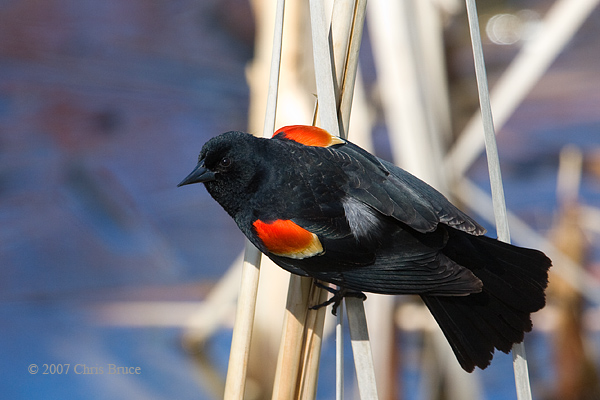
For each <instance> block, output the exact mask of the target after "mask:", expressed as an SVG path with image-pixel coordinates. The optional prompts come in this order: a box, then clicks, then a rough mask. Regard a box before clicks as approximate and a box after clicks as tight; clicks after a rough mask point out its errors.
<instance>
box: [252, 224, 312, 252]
mask: <svg viewBox="0 0 600 400" xmlns="http://www.w3.org/2000/svg"><path fill="white" fill-rule="evenodd" d="M252 225H253V226H254V229H255V230H256V233H257V234H258V237H259V238H260V240H261V241H262V242H263V244H264V245H265V247H266V248H267V249H268V250H269V251H270V252H271V253H273V254H275V255H278V256H283V257H289V258H297V259H301V258H307V257H312V256H315V255H317V254H321V253H322V252H323V246H322V245H321V242H320V241H319V238H318V237H317V235H315V234H314V233H312V232H309V231H307V230H306V229H304V228H302V227H300V226H298V225H297V224H295V223H294V222H293V221H290V220H283V219H278V220H275V221H273V222H270V223H267V222H263V221H261V220H256V221H254V223H253V224H252Z"/></svg>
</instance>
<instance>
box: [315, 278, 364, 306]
mask: <svg viewBox="0 0 600 400" xmlns="http://www.w3.org/2000/svg"><path fill="white" fill-rule="evenodd" d="M315 286H317V287H319V288H321V289H325V290H327V291H328V292H329V293H332V294H333V296H331V297H330V298H329V299H328V300H326V301H324V302H323V303H321V304H317V305H316V306H312V307H311V308H310V309H311V310H318V309H319V308H321V307H325V306H328V305H329V304H333V307H332V308H331V313H332V314H333V315H337V309H338V307H339V306H340V304H341V303H342V300H343V299H344V297H356V298H358V299H361V300H366V299H367V296H366V295H365V294H364V293H363V292H358V291H355V290H349V289H346V288H343V287H340V288H339V289H334V288H332V287H330V286H327V285H324V284H322V283H321V282H319V281H317V280H316V279H315Z"/></svg>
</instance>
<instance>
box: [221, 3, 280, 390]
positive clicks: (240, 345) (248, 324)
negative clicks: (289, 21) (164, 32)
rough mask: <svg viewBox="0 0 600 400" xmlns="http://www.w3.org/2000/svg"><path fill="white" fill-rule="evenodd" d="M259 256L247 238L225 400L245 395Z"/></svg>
mask: <svg viewBox="0 0 600 400" xmlns="http://www.w3.org/2000/svg"><path fill="white" fill-rule="evenodd" d="M284 7H285V1H284V0H278V2H277V9H276V14H275V15H276V16H275V27H274V33H273V49H272V55H271V71H270V78H269V94H268V97H267V107H266V115H265V122H264V129H263V136H270V134H272V132H273V131H274V130H275V115H276V112H277V92H278V86H279V67H280V63H281V43H282V36H283V13H284ZM268 132H270V134H268ZM260 257H261V253H260V251H259V250H258V249H257V248H256V247H254V245H252V244H251V243H250V242H249V241H248V240H246V250H245V253H244V264H243V266H242V282H241V285H240V293H239V297H238V309H237V312H236V318H235V325H234V328H233V337H232V339H231V350H230V354H229V365H228V368H227V380H226V382H225V395H224V398H225V399H226V400H234V399H236V400H237V399H240V400H241V399H242V398H243V396H244V390H245V387H246V371H247V367H248V358H249V355H250V341H251V339H252V326H253V323H254V311H255V308H256V296H257V294H258V280H259V276H260Z"/></svg>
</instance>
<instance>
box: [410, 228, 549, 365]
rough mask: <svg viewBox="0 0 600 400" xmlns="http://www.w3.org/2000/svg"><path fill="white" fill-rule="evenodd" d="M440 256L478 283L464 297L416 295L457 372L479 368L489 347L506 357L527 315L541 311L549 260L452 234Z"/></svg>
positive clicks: (490, 353) (529, 251) (527, 251)
mask: <svg viewBox="0 0 600 400" xmlns="http://www.w3.org/2000/svg"><path fill="white" fill-rule="evenodd" d="M444 253H445V254H446V255H447V256H448V257H450V258H451V259H452V260H454V261H455V262H457V263H458V264H460V265H462V266H464V267H466V268H468V269H470V270H471V271H472V272H473V273H474V274H475V275H476V276H477V277H478V278H479V279H480V280H481V281H482V282H483V290H482V292H481V293H474V294H470V295H468V296H456V297H451V296H421V297H422V298H423V301H424V302H425V304H426V305H427V307H428V308H429V310H430V311H431V313H432V314H433V316H434V318H435V319H436V321H437V322H438V324H439V325H440V327H441V329H442V331H443V332H444V335H445V336H446V338H447V339H448V341H449V342H450V345H451V346H452V350H454V354H455V355H456V357H457V358H458V361H459V362H460V365H461V366H462V368H463V369H464V370H466V371H468V372H471V371H473V369H474V368H475V367H479V368H481V369H484V368H485V367H487V366H488V365H489V364H490V362H491V360H492V357H493V353H494V349H495V348H496V349H498V350H500V351H503V352H505V353H508V352H509V351H510V349H511V347H512V345H513V344H514V343H520V342H522V341H523V337H524V334H525V332H529V331H530V330H531V328H532V324H531V318H530V314H531V313H532V312H535V311H538V310H540V309H541V308H543V307H544V305H545V303H546V301H545V295H544V290H545V289H546V286H547V285H548V269H549V268H550V266H551V261H550V259H549V258H548V257H546V256H545V255H544V253H542V252H540V251H537V250H532V249H525V248H522V247H517V246H513V245H510V244H507V243H503V242H500V241H498V240H496V239H491V238H488V237H485V236H472V235H469V234H466V233H464V232H460V231H455V230H452V232H451V233H450V239H449V241H448V245H447V246H446V248H445V249H444Z"/></svg>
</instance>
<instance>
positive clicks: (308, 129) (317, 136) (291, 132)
mask: <svg viewBox="0 0 600 400" xmlns="http://www.w3.org/2000/svg"><path fill="white" fill-rule="evenodd" d="M278 135H279V137H281V138H284V139H288V140H293V141H294V142H298V143H301V144H303V145H305V146H316V147H329V146H333V145H334V144H344V143H346V142H345V141H344V140H343V139H341V138H339V137H337V136H334V135H332V134H331V133H329V132H327V131H326V130H325V129H321V128H319V127H316V126H308V125H290V126H284V127H283V128H280V129H279V130H277V131H276V132H275V133H274V134H273V137H275V136H278Z"/></svg>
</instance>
